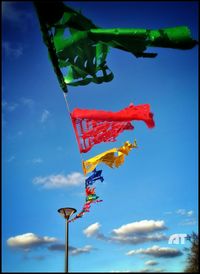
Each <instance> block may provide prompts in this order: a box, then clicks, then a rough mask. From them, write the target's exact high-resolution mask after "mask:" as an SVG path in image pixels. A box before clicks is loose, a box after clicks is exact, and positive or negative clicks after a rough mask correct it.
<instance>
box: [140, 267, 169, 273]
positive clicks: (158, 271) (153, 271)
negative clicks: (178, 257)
mask: <svg viewBox="0 0 200 274" xmlns="http://www.w3.org/2000/svg"><path fill="white" fill-rule="evenodd" d="M136 272H140V273H149V272H152V273H160V272H165V270H164V269H163V268H150V267H145V268H143V269H140V270H138V271H136Z"/></svg>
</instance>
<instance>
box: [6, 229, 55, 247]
mask: <svg viewBox="0 0 200 274" xmlns="http://www.w3.org/2000/svg"><path fill="white" fill-rule="evenodd" d="M56 241H57V239H56V238H54V237H49V236H44V237H41V236H38V235H36V234H34V233H25V234H22V235H17V236H14V237H10V238H9V239H8V240H7V245H8V246H9V247H11V248H20V249H22V250H29V249H31V248H33V247H39V246H43V245H47V244H50V243H53V242H56Z"/></svg>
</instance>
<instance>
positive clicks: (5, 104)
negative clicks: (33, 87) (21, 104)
mask: <svg viewBox="0 0 200 274" xmlns="http://www.w3.org/2000/svg"><path fill="white" fill-rule="evenodd" d="M17 107H18V104H17V103H8V102H7V101H5V100H4V101H3V102H2V108H3V110H5V111H9V112H12V111H14V110H15V109H16V108H17Z"/></svg>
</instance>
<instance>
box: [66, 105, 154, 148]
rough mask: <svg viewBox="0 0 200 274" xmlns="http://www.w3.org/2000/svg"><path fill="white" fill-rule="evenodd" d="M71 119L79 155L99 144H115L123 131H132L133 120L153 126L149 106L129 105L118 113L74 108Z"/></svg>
mask: <svg viewBox="0 0 200 274" xmlns="http://www.w3.org/2000/svg"><path fill="white" fill-rule="evenodd" d="M71 118H72V123H73V126H74V129H75V133H76V138H77V141H78V145H79V150H80V152H81V153H82V152H83V153H86V152H88V151H89V150H90V149H91V148H92V147H93V146H94V145H96V144H99V143H101V142H115V141H116V137H117V136H118V135H119V134H120V133H122V132H123V131H124V130H133V129H134V127H133V125H132V124H131V121H133V120H138V121H144V122H145V123H146V125H147V126H148V127H149V128H152V127H154V125H155V124H154V120H153V113H151V112H150V105H149V104H144V105H138V106H134V105H133V104H130V105H129V107H127V108H124V109H123V110H120V111H118V112H111V111H103V110H87V109H78V108H76V109H74V110H73V112H72V113H71Z"/></svg>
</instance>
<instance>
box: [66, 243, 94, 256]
mask: <svg viewBox="0 0 200 274" xmlns="http://www.w3.org/2000/svg"><path fill="white" fill-rule="evenodd" d="M91 250H93V247H92V246H91V245H86V246H84V247H77V248H74V249H71V251H70V252H69V253H70V255H80V254H83V253H90V251H91Z"/></svg>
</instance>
